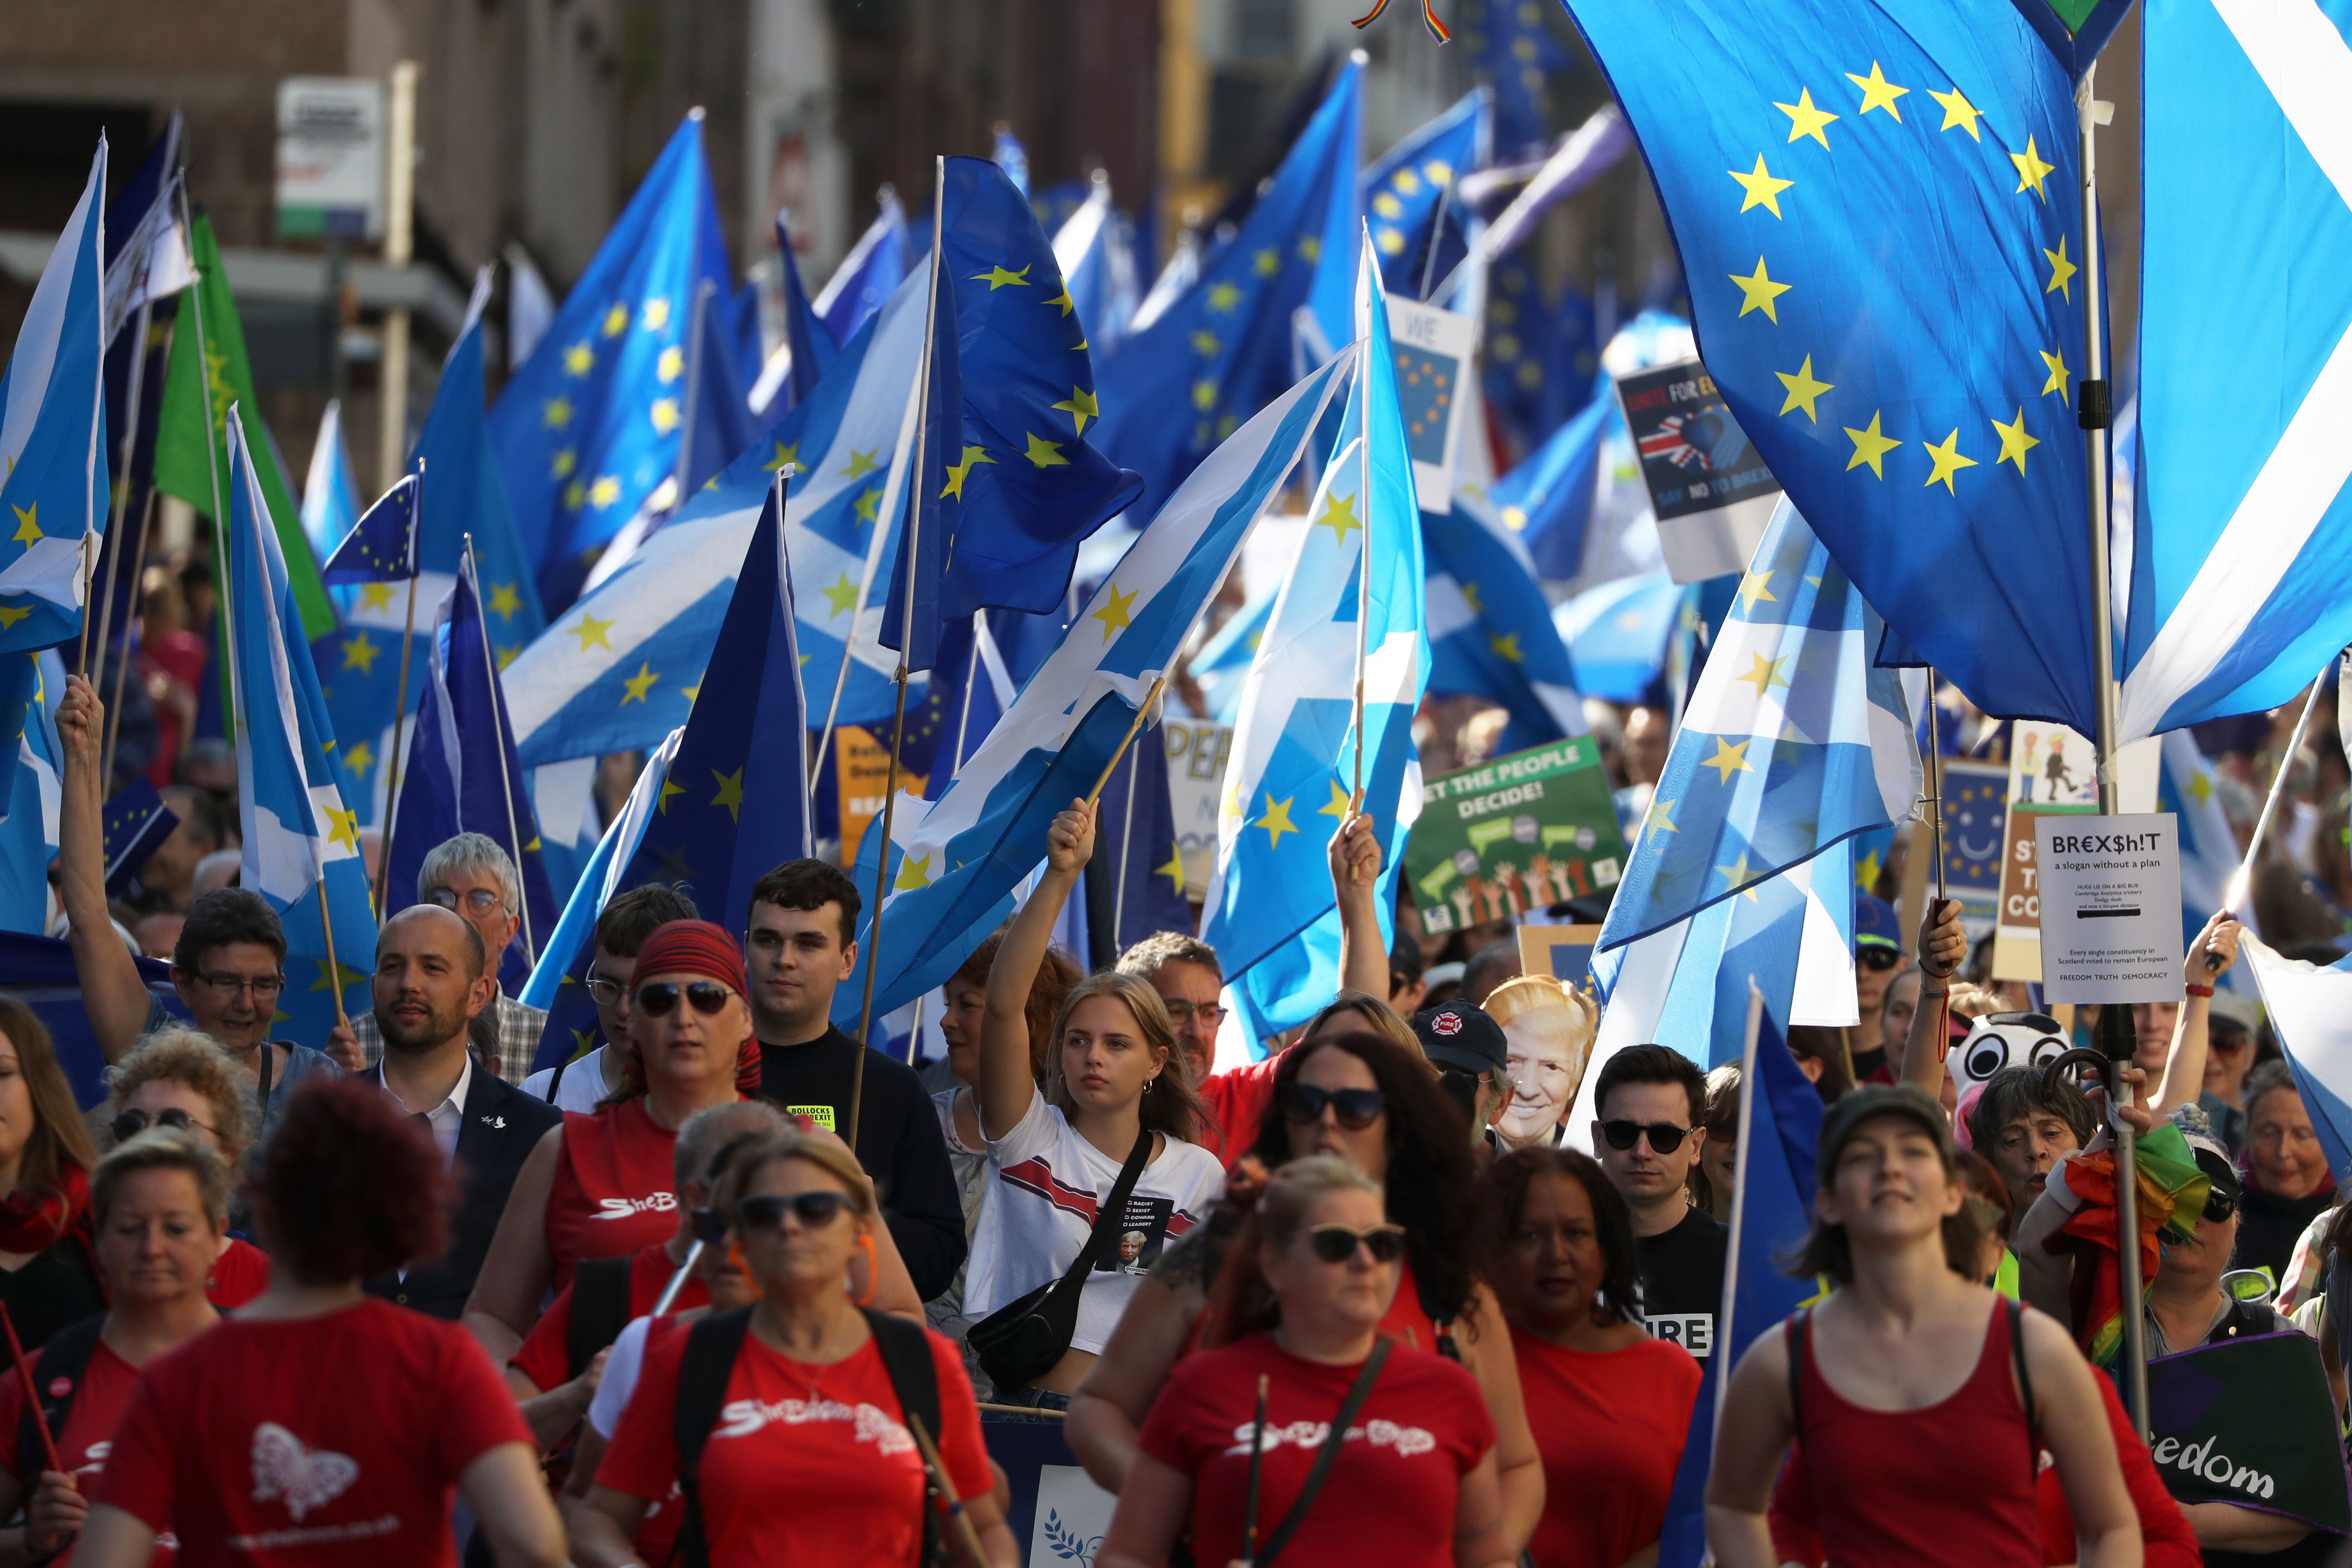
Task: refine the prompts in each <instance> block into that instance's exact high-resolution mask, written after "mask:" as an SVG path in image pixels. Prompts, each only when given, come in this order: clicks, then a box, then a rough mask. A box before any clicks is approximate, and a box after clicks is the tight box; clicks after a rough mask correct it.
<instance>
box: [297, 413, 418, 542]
mask: <svg viewBox="0 0 2352 1568" xmlns="http://www.w3.org/2000/svg"><path fill="white" fill-rule="evenodd" d="M330 406H331V405H330ZM330 468H332V465H330ZM310 470H311V474H312V477H313V478H314V479H315V478H317V477H319V472H318V471H319V465H318V464H317V463H315V462H314V463H312V464H311V465H310ZM328 478H329V482H330V483H331V482H332V476H331V472H330V475H329V476H328ZM422 488H423V482H422V481H421V480H420V479H418V478H417V477H416V475H415V474H413V473H408V474H403V475H401V476H400V478H398V479H394V480H393V482H392V489H388V490H386V491H384V492H383V494H382V495H380V496H378V497H377V498H376V499H375V501H374V503H373V505H371V506H370V507H369V508H368V509H367V510H365V511H363V512H361V513H360V514H359V516H358V518H357V520H356V521H354V522H352V525H351V526H350V527H349V528H347V529H346V530H345V531H343V532H342V533H341V534H338V535H337V536H336V537H335V538H334V539H333V540H332V541H330V542H329V546H328V548H329V550H330V551H331V553H330V554H329V555H327V557H326V560H325V564H324V565H322V566H320V568H319V575H320V577H321V578H323V579H324V580H325V582H326V584H327V585H328V586H329V587H331V588H333V587H349V586H352V585H353V584H360V583H389V582H393V581H394V580H398V581H402V582H405V581H406V580H407V579H408V578H410V577H413V576H415V574H416V498H417V492H418V491H419V490H420V489H422ZM302 514H303V515H302V526H303V529H304V531H306V532H307V531H309V529H310V498H309V496H308V495H305V496H304V497H303V508H302Z"/></svg>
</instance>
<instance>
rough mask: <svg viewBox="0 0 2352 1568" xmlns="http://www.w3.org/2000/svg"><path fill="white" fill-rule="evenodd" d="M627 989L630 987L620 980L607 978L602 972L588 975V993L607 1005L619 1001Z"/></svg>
mask: <svg viewBox="0 0 2352 1568" xmlns="http://www.w3.org/2000/svg"><path fill="white" fill-rule="evenodd" d="M627 990H628V987H627V986H625V985H624V984H621V983H620V982H619V981H617V980H607V979H605V978H604V976H603V975H601V974H591V975H590V976H589V977H588V994H589V995H591V996H593V997H594V998H595V999H596V1000H597V1001H599V1002H601V1003H603V1004H604V1005H605V1006H607V1007H610V1006H611V1005H613V1004H614V1003H615V1002H618V1001H619V1000H620V999H621V997H622V994H624V993H625V992H626V991H627Z"/></svg>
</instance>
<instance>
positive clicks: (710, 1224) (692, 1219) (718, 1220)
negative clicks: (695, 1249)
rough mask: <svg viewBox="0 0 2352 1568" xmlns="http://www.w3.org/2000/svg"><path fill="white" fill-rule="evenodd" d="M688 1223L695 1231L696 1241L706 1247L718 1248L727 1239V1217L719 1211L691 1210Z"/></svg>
mask: <svg viewBox="0 0 2352 1568" xmlns="http://www.w3.org/2000/svg"><path fill="white" fill-rule="evenodd" d="M687 1223H688V1226H691V1227H692V1229H693V1232H694V1239H695V1240H697V1241H698V1242H700V1243H702V1245H703V1246H705V1247H718V1246H719V1245H721V1244H722V1243H724V1242H725V1241H726V1239H727V1216H726V1215H723V1214H720V1213H719V1211H718V1210H717V1209H694V1210H691V1211H689V1213H688V1216H687Z"/></svg>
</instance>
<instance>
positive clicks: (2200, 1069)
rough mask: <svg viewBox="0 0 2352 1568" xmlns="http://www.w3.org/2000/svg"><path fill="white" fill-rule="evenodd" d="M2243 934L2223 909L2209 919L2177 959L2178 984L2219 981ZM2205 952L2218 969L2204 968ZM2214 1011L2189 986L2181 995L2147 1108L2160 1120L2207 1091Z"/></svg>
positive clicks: (2235, 955)
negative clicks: (2208, 1046) (2160, 1075)
mask: <svg viewBox="0 0 2352 1568" xmlns="http://www.w3.org/2000/svg"><path fill="white" fill-rule="evenodd" d="M2243 934H2244V929H2243V928H2242V927H2241V926H2240V925H2239V924H2238V921H2237V917H2235V916H2234V915H2232V914H2231V913H2230V911H2229V910H2222V911H2221V913H2220V914H2218V915H2215V916H2214V917H2213V918H2212V919H2211V920H2210V921H2206V922H2205V929H2204V930H2203V931H2199V932H2198V933H2197V940H2196V941H2195V942H2190V943H2189V955H2188V956H2187V957H2186V958H2183V959H2182V960H2181V961H2180V976H2181V982H2182V984H2185V985H2193V986H2202V987H2203V988H2204V989H2205V990H2206V991H2208V992H2210V991H2211V990H2212V989H2213V987H2214V986H2216V985H2218V984H2221V977H2222V976H2223V975H2225V974H2227V973H2230V966H2231V964H2233V963H2237V962H2238V938H2239V937H2240V936H2242V935H2243ZM2209 952H2210V953H2211V954H2212V955H2213V956H2214V957H2216V958H2218V959H2220V960H2221V967H2220V968H2219V969H2211V970H2209V969H2207V968H2206V967H2205V955H2206V954H2207V953H2209ZM2212 1014H2213V999H2212V997H2211V996H2210V995H2205V996H2200V995H2199V994H2197V993H2196V992H2195V991H2190V992H2189V993H2188V994H2186V995H2184V996H2182V997H2181V999H2180V1013H2179V1016H2177V1017H2176V1018H2174V1019H2173V1022H2172V1047H2171V1048H2170V1049H2169V1050H2168V1051H2167V1052H2165V1056H2164V1079H2163V1081H2162V1082H2160V1083H2158V1085H2157V1086H2156V1103H2155V1105H2154V1106H2153V1107H2152V1108H2151V1109H2153V1110H2154V1111H2155V1112H2156V1116H2157V1119H2158V1121H2161V1120H2163V1119H2164V1118H2165V1117H2168V1116H2169V1115H2171V1114H2172V1113H2173V1112H2174V1111H2176V1110H2179V1109H2180V1108H2181V1107H2182V1106H2184V1105H2187V1104H2189V1102H2190V1101H2192V1100H2195V1099H2196V1098H2197V1097H2198V1096H2199V1095H2200V1094H2202V1093H2204V1092H2205V1043H2206V1036H2205V1030H2206V1026H2207V1025H2208V1024H2209V1023H2210V1021H2211V1018H2212Z"/></svg>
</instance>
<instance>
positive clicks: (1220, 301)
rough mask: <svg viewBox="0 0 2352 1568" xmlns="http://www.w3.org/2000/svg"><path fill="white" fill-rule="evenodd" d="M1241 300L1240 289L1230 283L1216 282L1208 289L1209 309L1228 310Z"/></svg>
mask: <svg viewBox="0 0 2352 1568" xmlns="http://www.w3.org/2000/svg"><path fill="white" fill-rule="evenodd" d="M1241 302H1242V291H1241V289H1239V288H1237V287H1235V286H1234V284H1231V283H1217V284H1214V285H1212V286H1211V288H1210V289H1209V309H1211V310H1232V309H1233V308H1234V306H1235V305H1238V304H1240V303H1241Z"/></svg>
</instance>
